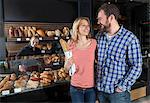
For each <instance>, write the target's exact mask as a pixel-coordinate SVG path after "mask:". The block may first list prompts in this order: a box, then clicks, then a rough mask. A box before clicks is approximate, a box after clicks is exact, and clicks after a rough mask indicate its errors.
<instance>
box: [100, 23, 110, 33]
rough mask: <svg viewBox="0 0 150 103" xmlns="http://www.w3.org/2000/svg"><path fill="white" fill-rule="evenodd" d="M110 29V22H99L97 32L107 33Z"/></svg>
mask: <svg viewBox="0 0 150 103" xmlns="http://www.w3.org/2000/svg"><path fill="white" fill-rule="evenodd" d="M109 31H110V23H108V22H107V23H106V25H103V24H99V32H106V33H108V32H109Z"/></svg>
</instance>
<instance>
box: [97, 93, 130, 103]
mask: <svg viewBox="0 0 150 103" xmlns="http://www.w3.org/2000/svg"><path fill="white" fill-rule="evenodd" d="M97 96H98V99H99V101H100V103H131V100H130V93H129V92H128V91H124V92H120V93H112V94H108V93H104V92H98V94H97Z"/></svg>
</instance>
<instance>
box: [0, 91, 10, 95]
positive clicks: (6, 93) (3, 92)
mask: <svg viewBox="0 0 150 103" xmlns="http://www.w3.org/2000/svg"><path fill="white" fill-rule="evenodd" d="M8 94H10V90H4V91H2V95H8Z"/></svg>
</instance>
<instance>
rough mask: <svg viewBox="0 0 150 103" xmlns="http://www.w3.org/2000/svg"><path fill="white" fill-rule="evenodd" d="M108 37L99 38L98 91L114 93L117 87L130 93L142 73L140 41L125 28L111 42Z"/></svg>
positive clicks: (103, 35) (101, 35)
mask: <svg viewBox="0 0 150 103" xmlns="http://www.w3.org/2000/svg"><path fill="white" fill-rule="evenodd" d="M106 35H107V34H106V33H103V34H99V35H98V36H97V47H98V65H97V68H96V69H97V80H96V82H97V89H98V91H103V92H106V93H114V92H115V88H116V87H119V88H120V89H122V90H123V91H125V90H128V91H129V90H130V89H131V86H132V85H133V84H134V83H135V81H136V79H137V78H138V77H139V76H140V74H141V72H142V55H141V48H140V43H139V40H138V39H137V37H136V36H135V35H134V34H133V33H132V32H130V31H128V30H127V29H125V28H124V27H123V26H121V28H120V29H119V31H118V32H117V33H116V35H115V36H114V37H113V38H112V39H111V40H108V39H107V36H106Z"/></svg>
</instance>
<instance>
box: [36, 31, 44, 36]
mask: <svg viewBox="0 0 150 103" xmlns="http://www.w3.org/2000/svg"><path fill="white" fill-rule="evenodd" d="M36 32H37V33H38V34H39V35H40V36H41V37H45V33H44V31H43V30H42V29H38V30H37V31H36Z"/></svg>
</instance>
